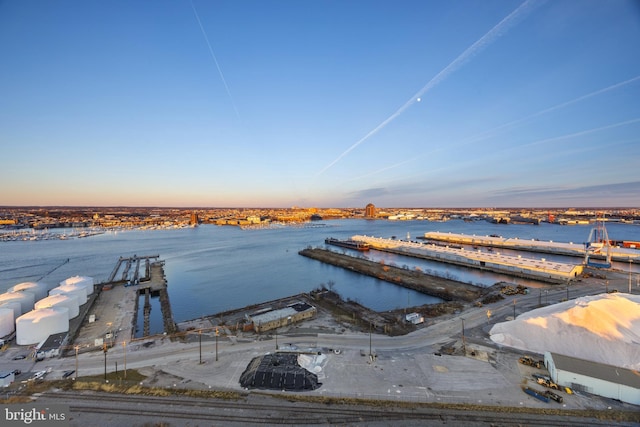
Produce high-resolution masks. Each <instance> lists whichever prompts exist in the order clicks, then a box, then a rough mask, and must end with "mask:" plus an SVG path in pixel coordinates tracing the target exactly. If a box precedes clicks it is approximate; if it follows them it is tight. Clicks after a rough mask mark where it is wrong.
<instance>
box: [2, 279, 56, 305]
mask: <svg viewBox="0 0 640 427" xmlns="http://www.w3.org/2000/svg"><path fill="white" fill-rule="evenodd" d="M21 291H27V292H31V293H32V294H34V296H35V300H36V301H40V300H41V299H42V298H46V296H47V293H48V292H49V287H48V285H47V284H46V283H40V282H23V283H18V284H17V285H15V286H12V287H10V288H9V289H8V290H7V292H21Z"/></svg>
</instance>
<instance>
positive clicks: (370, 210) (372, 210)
mask: <svg viewBox="0 0 640 427" xmlns="http://www.w3.org/2000/svg"><path fill="white" fill-rule="evenodd" d="M364 217H365V218H375V217H376V207H375V205H374V204H373V203H369V204H368V205H367V206H366V207H365V208H364Z"/></svg>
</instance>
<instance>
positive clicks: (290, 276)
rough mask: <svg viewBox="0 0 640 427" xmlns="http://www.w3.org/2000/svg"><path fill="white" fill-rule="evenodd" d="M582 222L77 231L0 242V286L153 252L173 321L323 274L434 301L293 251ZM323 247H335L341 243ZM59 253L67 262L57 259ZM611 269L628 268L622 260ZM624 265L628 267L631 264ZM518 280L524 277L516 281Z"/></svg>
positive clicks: (614, 233)
mask: <svg viewBox="0 0 640 427" xmlns="http://www.w3.org/2000/svg"><path fill="white" fill-rule="evenodd" d="M591 228H592V226H590V225H576V226H560V225H554V224H541V225H539V226H533V225H527V224H522V225H520V224H510V225H501V224H490V223H488V222H485V221H477V222H463V221H456V220H452V221H448V222H442V223H437V222H428V221H383V220H380V221H367V220H335V221H324V222H321V223H310V224H307V225H304V226H299V227H281V228H267V229H251V230H242V229H240V228H238V227H231V226H222V227H221V226H215V225H202V226H200V227H197V228H184V229H171V230H132V231H123V232H107V233H105V234H102V235H98V236H93V237H89V238H84V239H72V240H42V241H25V242H23V241H19V242H0V292H4V291H5V290H6V289H7V288H9V287H11V286H13V285H15V284H18V283H21V282H24V281H35V280H39V279H41V278H42V281H43V282H45V283H47V284H49V286H50V287H55V286H57V284H58V282H60V281H62V280H64V279H66V278H68V277H70V276H74V275H81V276H90V277H93V278H94V279H96V281H103V280H106V279H107V277H108V276H109V275H110V273H111V271H112V270H113V268H114V266H115V265H116V262H117V260H118V258H119V257H120V256H125V257H128V256H132V255H134V254H136V255H139V256H142V255H160V259H163V260H164V261H165V273H166V276H167V281H168V284H169V295H170V299H171V305H172V309H173V315H174V319H175V320H176V321H177V322H180V321H184V320H188V319H193V318H196V317H200V316H202V315H205V314H215V313H219V312H221V311H225V310H229V309H234V308H240V307H243V306H246V305H250V304H255V303H259V302H263V301H268V300H273V299H277V298H281V297H285V296H290V295H294V294H297V293H300V292H308V291H310V290H312V289H314V288H316V287H318V286H320V285H321V284H328V283H329V282H332V283H333V284H334V290H336V291H337V292H338V293H340V294H341V295H342V296H343V297H344V298H350V299H352V300H356V301H358V302H360V303H361V304H364V305H366V306H368V307H370V308H372V309H374V310H379V311H382V310H390V309H395V308H400V307H406V306H408V305H421V304H429V303H434V302H438V301H439V299H437V298H433V297H429V296H426V295H422V294H420V293H417V292H413V291H408V290H407V289H404V288H401V287H398V286H395V285H392V284H389V283H386V282H383V281H380V280H377V279H375V278H370V277H365V276H362V275H360V274H357V273H353V272H350V271H347V270H343V269H340V268H336V267H333V266H330V265H325V264H322V263H320V262H318V261H315V260H312V259H309V258H306V257H303V256H300V255H298V251H300V250H301V249H304V248H306V247H309V246H314V247H318V246H323V245H324V239H325V238H326V237H337V238H348V237H351V236H353V235H355V234H365V235H370V236H378V237H391V236H397V238H399V239H406V238H407V235H409V237H410V238H411V239H414V240H415V239H416V237H418V236H421V235H423V234H424V233H425V232H428V231H445V232H452V233H465V234H476V235H488V234H499V235H502V236H504V237H518V238H521V239H532V238H537V239H540V240H553V241H558V242H574V243H579V242H584V241H586V240H587V238H588V237H589V232H590V230H591ZM607 230H608V233H609V237H610V238H611V239H615V240H640V226H637V225H628V224H608V225H607ZM332 249H333V250H337V251H342V249H341V248H335V247H333V248H332ZM366 256H367V257H369V258H371V259H375V260H384V261H385V262H386V263H387V264H395V265H397V266H399V267H403V266H406V267H407V268H415V267H420V268H421V269H422V270H424V271H429V272H431V273H434V274H439V275H441V276H448V277H452V278H455V279H457V280H461V281H464V282H468V283H473V284H476V285H481V286H490V285H492V284H493V283H495V282H496V281H499V280H509V279H508V278H507V277H504V276H502V275H499V274H492V273H482V272H479V271H476V270H470V269H466V268H461V267H453V266H449V265H446V264H439V263H434V262H429V261H422V260H415V259H411V258H405V257H400V256H397V255H392V254H385V253H381V252H377V251H370V253H368V254H367V255H366ZM523 256H525V255H523ZM526 256H530V257H536V256H537V257H540V256H542V255H540V254H538V255H536V254H531V255H526ZM546 257H547V258H550V257H549V256H546ZM66 259H69V262H68V263H65V264H63V262H64V261H65V260H66ZM573 261H574V262H576V259H573ZM61 264H62V265H61ZM56 267H58V268H57V269H55V268H56ZM618 268H623V269H628V266H627V265H621V266H618ZM633 268H634V270H635V269H637V268H638V266H637V265H636V266H633ZM54 269H55V270H54ZM52 270H54V271H53V272H52ZM43 276H44V277H43ZM519 283H526V281H524V280H519ZM155 311H159V310H155ZM158 314H159V313H158ZM155 328H159V329H162V325H161V323H160V322H159V321H157V322H155ZM152 329H154V328H153V327H152ZM152 332H153V331H152ZM156 332H157V330H156Z"/></svg>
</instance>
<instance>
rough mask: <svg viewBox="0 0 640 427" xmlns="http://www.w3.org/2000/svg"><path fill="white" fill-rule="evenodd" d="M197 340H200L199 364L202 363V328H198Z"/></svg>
mask: <svg viewBox="0 0 640 427" xmlns="http://www.w3.org/2000/svg"><path fill="white" fill-rule="evenodd" d="M198 341H199V342H200V364H201V365H202V329H200V330H198Z"/></svg>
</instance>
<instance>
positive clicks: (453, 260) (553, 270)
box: [351, 235, 583, 283]
mask: <svg viewBox="0 0 640 427" xmlns="http://www.w3.org/2000/svg"><path fill="white" fill-rule="evenodd" d="M351 240H355V241H359V242H365V243H368V244H369V246H370V247H371V248H372V249H378V250H384V251H389V252H395V253H398V254H401V255H406V256H413V257H418V258H425V259H430V260H434V261H440V262H446V263H450V264H457V265H462V266H465V267H471V268H478V269H481V270H488V271H494V272H499V273H505V274H509V275H512V276H520V277H528V278H533V279H538V280H544V281H551V282H563V283H566V282H567V281H568V280H571V279H574V278H576V277H577V276H578V275H579V274H581V273H582V270H583V266H582V265H581V264H567V263H561V262H556V261H549V260H546V259H545V258H540V259H533V258H523V257H521V256H520V255H518V256H510V255H503V254H500V252H486V251H481V250H465V249H464V248H452V247H447V246H439V245H435V244H425V243H416V242H410V241H404V240H396V239H385V238H381V237H369V236H360V235H356V236H353V237H352V238H351Z"/></svg>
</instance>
